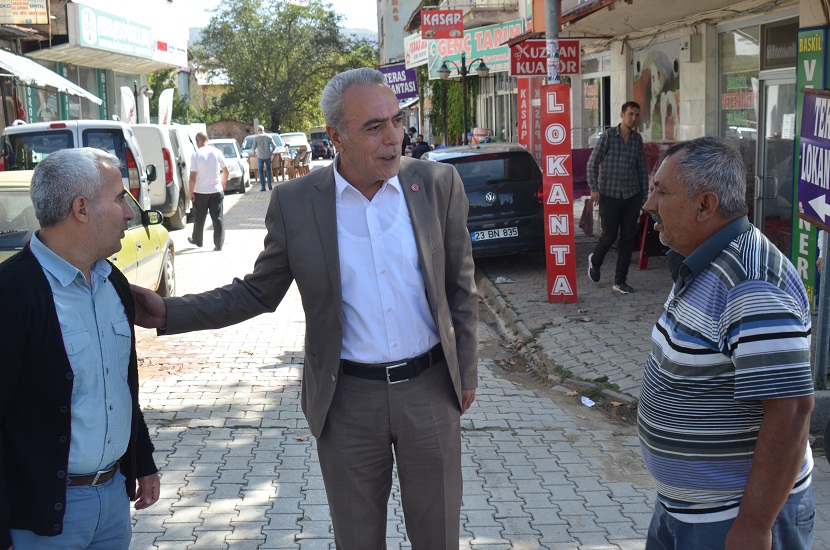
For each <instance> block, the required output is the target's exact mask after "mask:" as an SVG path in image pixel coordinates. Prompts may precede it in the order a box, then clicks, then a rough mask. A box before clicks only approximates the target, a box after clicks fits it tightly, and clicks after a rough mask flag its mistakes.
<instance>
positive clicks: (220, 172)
mask: <svg viewBox="0 0 830 550" xmlns="http://www.w3.org/2000/svg"><path fill="white" fill-rule="evenodd" d="M196 147H197V149H196V152H195V153H193V156H192V157H191V159H190V202H191V203H193V208H194V209H195V210H196V214H195V219H194V220H193V236H192V237H188V238H187V242H189V243H190V244H192V245H196V246H198V247H200V248H201V246H202V237H203V233H204V230H205V219H207V215H208V212H210V219H211V221H212V222H213V245H214V247H213V250H214V251H220V250H222V246H223V245H224V244H225V227H224V225H223V217H224V213H223V206H222V203H223V202H224V201H225V186H226V185H227V184H228V174H229V171H228V167H227V165H226V164H225V156H224V155H223V154H222V153H221V152H220V151H219V150H218V149H216V148H215V147H213V146H211V145H209V144H208V137H207V134H205V133H204V132H199V133H197V134H196ZM260 177H261V176H260Z"/></svg>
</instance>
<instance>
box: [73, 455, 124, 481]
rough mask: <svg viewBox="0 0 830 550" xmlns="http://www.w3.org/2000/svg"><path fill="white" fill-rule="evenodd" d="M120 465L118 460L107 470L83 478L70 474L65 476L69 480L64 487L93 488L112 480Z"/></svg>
mask: <svg viewBox="0 0 830 550" xmlns="http://www.w3.org/2000/svg"><path fill="white" fill-rule="evenodd" d="M120 465H121V461H120V460H119V461H118V462H116V463H115V464H113V466H112V468H109V469H108V470H99V471H97V472H95V473H94V474H88V475H83V476H73V475H71V474H70V475H68V476H66V477H67V478H69V479H68V481H67V483H66V485H67V486H69V487H95V486H96V485H101V484H103V483H106V482H107V481H109V480H110V479H112V476H114V475H115V472H117V471H118V467H119V466H120Z"/></svg>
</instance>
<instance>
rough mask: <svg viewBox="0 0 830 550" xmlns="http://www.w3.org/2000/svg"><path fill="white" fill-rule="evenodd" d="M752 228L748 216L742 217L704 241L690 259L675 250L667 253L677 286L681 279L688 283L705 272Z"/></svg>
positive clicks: (669, 267) (670, 269) (667, 265)
mask: <svg viewBox="0 0 830 550" xmlns="http://www.w3.org/2000/svg"><path fill="white" fill-rule="evenodd" d="M750 227H751V226H750V224H749V219H748V218H747V217H746V216H741V217H740V218H738V219H736V220H732V221H731V222H729V223H728V224H726V225H725V226H723V227H721V228H720V229H719V230H718V231H717V232H715V234H714V235H712V236H711V237H709V238H708V239H706V240H705V241H703V243H702V244H701V245H700V246H698V247H697V248H696V249H695V250H694V251H693V252H692V253H691V254H689V257H688V258H686V257H684V256H683V255H682V254H679V253H678V252H675V251H674V250H669V251H668V253H667V256H668V261H667V262H666V267H668V269H669V273H671V276H672V279H674V282H675V284H676V283H678V282H679V279H681V278H682V279H683V281H684V282H685V283H688V282H689V281H691V280H692V279H694V278H695V277H697V276H698V275H700V274H701V273H703V270H704V269H706V268H707V267H708V266H709V264H710V263H712V260H714V259H715V258H716V257H717V255H718V254H720V253H721V252H722V251H723V249H724V248H726V247H727V246H729V243H731V242H732V241H734V240H735V239H736V238H737V237H738V235H741V234H742V233H746V232H747V231H749V228H750Z"/></svg>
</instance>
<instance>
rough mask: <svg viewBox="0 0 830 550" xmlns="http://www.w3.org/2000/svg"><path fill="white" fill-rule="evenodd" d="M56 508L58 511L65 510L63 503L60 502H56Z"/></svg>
mask: <svg viewBox="0 0 830 550" xmlns="http://www.w3.org/2000/svg"><path fill="white" fill-rule="evenodd" d="M55 510H57V511H58V512H60V511H61V510H63V504H61V503H60V502H56V503H55Z"/></svg>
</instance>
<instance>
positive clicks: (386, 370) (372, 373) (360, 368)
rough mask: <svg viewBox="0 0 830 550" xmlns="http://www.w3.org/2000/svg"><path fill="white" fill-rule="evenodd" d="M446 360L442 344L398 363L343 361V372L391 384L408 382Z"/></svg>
mask: <svg viewBox="0 0 830 550" xmlns="http://www.w3.org/2000/svg"><path fill="white" fill-rule="evenodd" d="M443 360H444V350H443V349H442V348H441V344H438V345H436V346H435V347H434V348H432V349H431V350H429V351H428V352H426V353H424V354H421V355H419V356H418V357H415V358H413V359H407V360H406V361H400V362H397V363H381V364H377V365H373V364H370V363H355V362H354V361H347V360H345V359H344V360H343V361H341V363H342V365H343V374H348V375H349V376H354V377H357V378H365V379H367V380H386V381H387V382H388V383H389V384H397V383H398V382H406V381H407V380H409V379H411V378H415V377H416V376H418V375H419V374H421V373H422V372H424V371H425V370H427V369H428V368H430V367H431V366H432V365H434V364H436V363H440V362H441V361H443Z"/></svg>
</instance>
